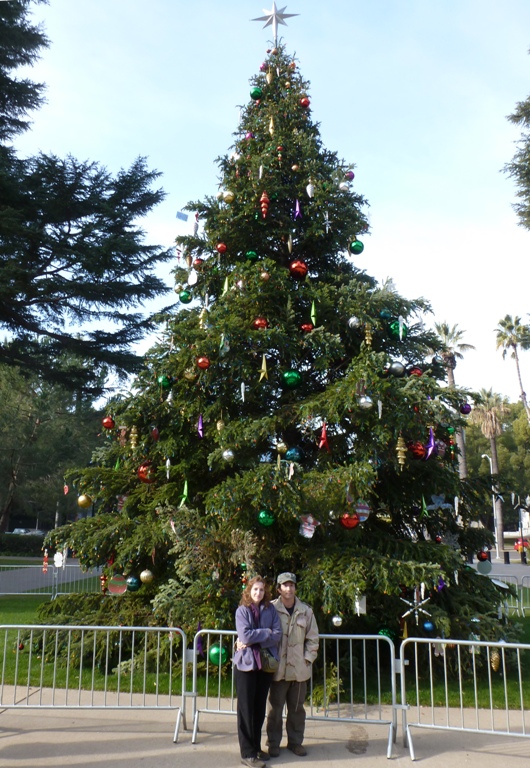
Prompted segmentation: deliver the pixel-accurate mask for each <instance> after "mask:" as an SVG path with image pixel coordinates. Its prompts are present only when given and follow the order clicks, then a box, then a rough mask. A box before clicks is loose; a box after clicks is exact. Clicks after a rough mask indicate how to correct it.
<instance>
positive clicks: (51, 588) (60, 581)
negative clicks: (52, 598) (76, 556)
mask: <svg viewBox="0 0 530 768" xmlns="http://www.w3.org/2000/svg"><path fill="white" fill-rule="evenodd" d="M97 573H98V571H97V570H91V571H88V572H86V573H85V572H83V571H82V570H81V568H80V567H79V562H78V561H77V560H69V561H68V562H67V564H66V567H65V568H55V567H54V566H53V565H48V569H47V571H46V573H44V572H43V565H42V563H40V564H39V563H31V564H29V565H0V595H22V594H45V595H52V594H57V592H62V591H63V587H64V591H67V592H69V593H70V592H75V591H77V590H76V588H75V586H74V585H75V584H76V583H79V582H81V583H82V582H84V581H86V580H87V579H91V578H93V577H94V575H95V574H97ZM67 585H68V586H67ZM79 591H82V592H84V591H87V590H86V585H85V587H84V588H81V589H80V590H79ZM94 591H95V590H94Z"/></svg>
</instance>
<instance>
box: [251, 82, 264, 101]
mask: <svg viewBox="0 0 530 768" xmlns="http://www.w3.org/2000/svg"><path fill="white" fill-rule="evenodd" d="M262 96H263V91H262V90H261V88H260V87H259V86H258V85H256V86H254V88H252V90H251V91H250V98H251V99H254V101H258V99H261V97H262Z"/></svg>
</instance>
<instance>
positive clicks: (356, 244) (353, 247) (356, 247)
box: [350, 240, 364, 253]
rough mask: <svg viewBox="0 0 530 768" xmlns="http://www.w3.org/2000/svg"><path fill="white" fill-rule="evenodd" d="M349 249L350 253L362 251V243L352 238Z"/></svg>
mask: <svg viewBox="0 0 530 768" xmlns="http://www.w3.org/2000/svg"><path fill="white" fill-rule="evenodd" d="M350 250H351V252H352V253H362V252H363V251H364V244H363V243H361V241H360V240H354V241H353V243H352V244H351V245H350Z"/></svg>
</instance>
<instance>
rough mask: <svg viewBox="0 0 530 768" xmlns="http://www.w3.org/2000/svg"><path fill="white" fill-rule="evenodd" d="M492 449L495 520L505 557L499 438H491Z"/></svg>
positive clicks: (500, 550)
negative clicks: (498, 455)
mask: <svg viewBox="0 0 530 768" xmlns="http://www.w3.org/2000/svg"><path fill="white" fill-rule="evenodd" d="M490 450H491V474H492V477H491V491H492V494H493V496H494V497H495V518H496V520H495V522H496V524H497V525H496V536H497V544H498V547H499V554H500V556H501V557H504V554H503V553H504V520H503V511H502V500H501V498H500V496H499V486H498V485H497V476H498V474H499V460H498V458H497V438H496V437H491V438H490Z"/></svg>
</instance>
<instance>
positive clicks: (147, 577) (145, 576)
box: [140, 568, 154, 584]
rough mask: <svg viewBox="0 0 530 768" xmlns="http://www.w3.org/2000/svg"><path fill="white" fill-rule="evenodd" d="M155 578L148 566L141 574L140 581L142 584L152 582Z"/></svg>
mask: <svg viewBox="0 0 530 768" xmlns="http://www.w3.org/2000/svg"><path fill="white" fill-rule="evenodd" d="M153 579H154V576H153V572H152V571H150V570H149V569H148V568H146V569H145V571H142V572H141V574H140V581H141V582H142V584H150V583H151V582H152V581H153Z"/></svg>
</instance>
